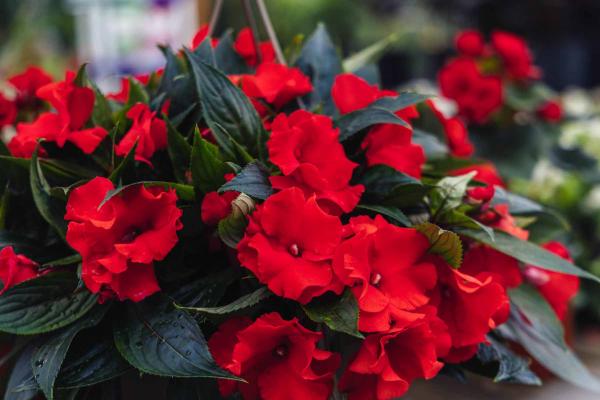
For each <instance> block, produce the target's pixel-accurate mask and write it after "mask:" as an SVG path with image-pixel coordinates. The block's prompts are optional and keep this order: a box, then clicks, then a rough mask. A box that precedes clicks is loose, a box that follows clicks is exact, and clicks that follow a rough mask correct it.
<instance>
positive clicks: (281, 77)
mask: <svg viewBox="0 0 600 400" xmlns="http://www.w3.org/2000/svg"><path fill="white" fill-rule="evenodd" d="M241 81H242V90H243V91H244V93H246V95H248V96H250V97H253V98H255V99H261V100H264V101H266V102H267V103H269V104H273V105H274V106H275V107H276V108H280V107H282V106H284V105H285V104H287V103H289V102H290V101H291V100H293V99H295V98H296V97H300V96H304V95H305V94H307V93H310V92H311V91H312V84H311V83H310V79H308V77H307V76H306V75H304V74H303V73H302V71H300V70H299V69H298V68H294V67H286V66H285V65H281V64H275V63H273V62H268V63H262V64H261V65H260V66H259V67H258V69H257V70H256V74H255V75H243V76H242V78H241Z"/></svg>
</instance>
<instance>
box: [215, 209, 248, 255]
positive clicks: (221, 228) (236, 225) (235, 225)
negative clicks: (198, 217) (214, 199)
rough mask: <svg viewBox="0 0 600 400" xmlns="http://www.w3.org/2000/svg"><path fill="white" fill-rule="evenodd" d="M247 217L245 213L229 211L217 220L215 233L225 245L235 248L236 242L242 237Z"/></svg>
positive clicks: (246, 224)
mask: <svg viewBox="0 0 600 400" xmlns="http://www.w3.org/2000/svg"><path fill="white" fill-rule="evenodd" d="M247 226H248V219H247V218H246V216H245V215H243V214H242V215H239V214H234V213H231V214H229V216H227V217H226V218H223V219H222V220H220V221H219V225H217V233H218V234H219V237H220V238H221V240H222V241H223V243H225V244H226V245H227V246H229V247H231V248H232V249H236V248H237V245H238V243H239V242H240V240H242V238H243V237H244V232H246V227H247Z"/></svg>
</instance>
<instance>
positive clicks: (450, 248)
mask: <svg viewBox="0 0 600 400" xmlns="http://www.w3.org/2000/svg"><path fill="white" fill-rule="evenodd" d="M415 229H416V230H418V231H419V232H421V233H422V234H423V235H425V236H426V237H427V239H429V243H430V244H431V247H429V252H430V253H432V254H437V255H438V256H440V257H442V258H443V259H444V260H446V262H447V263H448V264H449V265H450V266H452V267H454V268H459V267H460V265H461V264H462V255H463V248H462V242H461V241H460V237H458V235H457V234H456V233H454V232H451V231H446V230H444V229H442V228H440V227H439V226H437V225H435V224H432V223H430V222H424V223H422V224H419V225H416V226H415Z"/></svg>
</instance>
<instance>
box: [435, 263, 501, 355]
mask: <svg viewBox="0 0 600 400" xmlns="http://www.w3.org/2000/svg"><path fill="white" fill-rule="evenodd" d="M436 261H437V265H438V276H439V285H438V292H437V294H436V297H435V298H434V301H433V302H432V303H433V304H434V305H436V307H437V308H438V316H439V317H440V318H441V319H442V320H443V321H444V322H445V323H446V325H447V326H448V332H449V333H450V337H451V338H452V350H451V352H450V354H449V355H448V356H447V358H446V359H447V360H448V361H449V362H459V361H464V360H466V359H469V358H470V357H471V356H473V355H474V354H475V352H476V351H477V345H478V344H480V343H483V342H484V341H485V335H486V334H487V333H488V332H489V331H490V330H491V329H493V328H495V327H496V326H497V325H498V324H500V323H502V322H504V321H505V319H506V317H507V316H508V313H507V312H506V310H507V307H508V296H507V295H506V291H505V289H504V287H502V285H501V284H499V283H497V282H494V279H493V277H492V275H491V274H489V273H485V272H483V273H479V274H477V277H475V276H472V275H468V274H466V273H463V272H461V271H459V270H457V269H452V268H451V267H450V266H448V265H447V264H446V263H444V262H442V261H441V260H439V259H436Z"/></svg>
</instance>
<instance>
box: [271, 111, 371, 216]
mask: <svg viewBox="0 0 600 400" xmlns="http://www.w3.org/2000/svg"><path fill="white" fill-rule="evenodd" d="M338 137H339V129H337V128H334V127H333V122H332V120H331V118H329V117H327V116H325V115H316V114H312V113H309V112H307V111H303V110H299V111H295V112H293V113H292V114H291V115H290V116H286V115H285V114H279V115H278V116H277V117H276V118H275V120H274V121H273V124H272V132H271V137H270V138H269V140H268V142H267V148H268V150H269V157H270V159H271V162H272V163H273V164H275V165H276V166H277V167H279V169H280V170H281V172H282V175H275V176H272V177H271V178H270V180H271V184H272V185H273V187H274V188H275V189H285V188H288V187H298V188H300V189H302V191H303V192H304V193H305V194H306V195H307V196H310V195H313V194H314V195H315V196H316V199H317V202H318V204H319V206H320V207H321V208H323V209H324V210H325V211H327V212H329V213H331V214H334V215H339V214H341V213H342V212H350V211H352V210H353V209H354V207H355V206H356V204H357V203H358V201H359V200H360V196H361V194H362V192H363V191H364V187H363V186H362V185H355V186H351V185H350V179H351V178H352V172H353V170H354V168H356V166H357V164H355V163H353V162H351V161H350V160H348V158H347V157H346V154H345V152H344V148H343V147H342V145H341V144H340V142H339V140H338Z"/></svg>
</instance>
